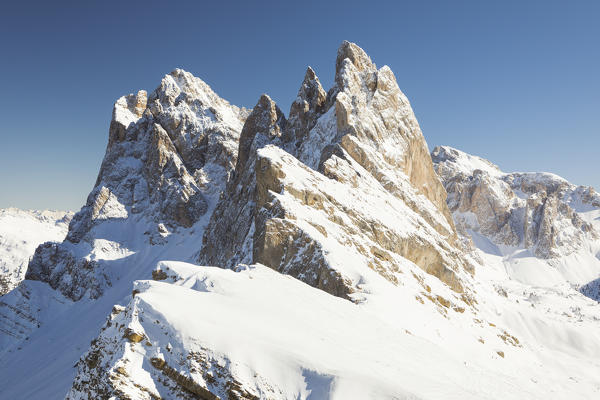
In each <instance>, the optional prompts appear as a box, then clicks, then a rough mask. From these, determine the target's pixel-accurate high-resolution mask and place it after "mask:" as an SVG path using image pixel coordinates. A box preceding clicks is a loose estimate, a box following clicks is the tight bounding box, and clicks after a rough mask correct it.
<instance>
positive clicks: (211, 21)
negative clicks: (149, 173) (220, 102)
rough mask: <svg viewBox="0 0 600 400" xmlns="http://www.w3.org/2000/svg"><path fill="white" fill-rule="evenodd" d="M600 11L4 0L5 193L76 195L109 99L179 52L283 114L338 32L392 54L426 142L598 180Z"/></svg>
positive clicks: (0, 35)
mask: <svg viewBox="0 0 600 400" xmlns="http://www.w3.org/2000/svg"><path fill="white" fill-rule="evenodd" d="M92 3H94V4H92ZM598 21H600V2H597V1H572V2H567V1H560V2H559V1H556V2H555V1H514V2H513V1H502V2H492V1H414V2H400V1H390V2H377V1H361V2H359V1H351V0H350V1H348V0H347V1H339V2H338V1H336V2H333V1H332V2H328V1H318V2H312V1H303V2H297V1H296V2H266V1H265V2H256V3H255V2H233V1H226V0H222V1H218V2H209V3H208V4H204V2H200V1H194V2H192V1H189V2H179V1H173V2H166V1H164V2H154V1H143V2H141V1H140V2H136V1H118V2H117V1H115V2H113V1H103V2H80V1H69V2H66V1H63V2H61V1H55V2H46V1H38V2H32V1H27V0H24V1H19V2H2V4H1V5H0V54H1V56H0V85H1V88H2V89H1V92H0V93H1V96H0V115H1V116H2V123H1V124H0V136H1V145H0V207H8V206H16V207H20V208H54V209H73V210H76V209H79V208H80V207H81V205H83V203H84V202H85V199H86V197H87V194H88V192H89V191H90V190H91V188H92V186H93V184H94V182H95V179H96V175H97V172H98V169H99V166H100V163H101V161H102V157H103V155H104V150H105V147H106V142H107V133H108V126H109V122H110V115H111V110H112V104H113V102H114V101H115V100H116V99H117V98H118V97H119V96H121V95H123V94H127V93H131V92H135V91H137V90H138V89H146V90H152V89H154V88H155V87H156V86H157V85H158V83H159V82H160V79H161V77H162V76H163V75H164V74H166V73H168V72H169V71H171V70H172V69H174V68H175V67H181V68H184V69H186V70H188V71H190V72H192V73H193V74H194V75H196V76H199V77H200V78H202V79H203V80H205V81H206V82H207V83H208V84H210V85H211V86H212V88H213V89H214V90H215V91H216V92H217V93H219V94H220V95H221V96H222V97H224V98H225V99H227V100H229V101H230V102H231V103H234V104H237V105H241V106H246V107H252V106H253V105H254V104H255V103H256V100H257V99H258V97H259V96H260V94H261V93H268V94H269V95H271V97H272V98H274V99H275V100H276V101H277V102H278V103H279V105H280V107H281V108H282V109H283V110H284V112H286V113H287V111H288V110H289V105H290V103H291V101H292V100H293V99H294V97H295V95H296V92H297V90H298V87H299V85H300V82H301V80H302V78H303V76H304V71H305V69H306V66H307V65H311V66H312V67H313V68H314V69H315V71H316V72H317V74H318V75H319V77H320V79H321V81H322V83H323V84H324V86H326V87H329V86H330V85H331V83H332V81H333V74H334V70H335V55H336V50H337V47H338V46H339V44H340V43H341V42H342V40H345V39H346V40H350V41H353V42H356V43H358V44H359V45H360V46H361V47H362V48H364V49H365V51H366V52H367V53H368V54H369V55H370V56H371V58H372V59H373V61H374V62H375V63H377V65H378V66H382V65H385V64H387V65H389V66H390V67H391V68H392V70H393V71H394V73H395V74H396V77H397V79H398V84H399V85H400V87H401V89H402V90H403V91H404V93H405V94H406V95H407V96H408V97H409V99H410V100H411V103H412V105H413V108H414V110H415V113H416V115H417V117H418V119H419V122H420V124H421V128H422V130H423V133H424V135H425V138H426V139H427V142H428V144H429V147H430V149H432V148H433V147H434V146H435V145H439V144H447V145H451V146H454V147H457V148H460V149H462V150H465V151H467V152H470V153H473V154H477V155H481V156H483V157H486V158H488V159H490V160H491V161H493V162H495V163H497V164H499V165H500V167H501V168H502V169H503V170H505V171H513V170H519V171H523V170H536V171H551V172H554V173H557V174H559V175H562V176H564V177H565V178H567V179H569V180H570V181H572V182H573V183H576V184H587V185H592V186H595V187H596V188H599V189H600V171H599V169H598V159H599V154H600V97H599V96H600V23H599V22H598Z"/></svg>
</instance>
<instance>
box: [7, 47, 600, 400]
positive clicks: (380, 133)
mask: <svg viewBox="0 0 600 400" xmlns="http://www.w3.org/2000/svg"><path fill="white" fill-rule="evenodd" d="M433 161H434V162H432V157H431V156H430V154H429V150H428V147H427V144H426V142H425V139H424V137H423V134H422V133H421V130H420V128H419V125H418V122H417V120H416V118H415V116H414V113H413V111H412V109H411V107H410V104H409V102H408V99H407V98H406V97H405V96H404V94H403V93H402V92H401V91H400V89H399V88H398V85H397V83H396V79H395V77H394V75H393V73H392V72H391V70H390V69H389V68H388V67H386V66H384V67H382V68H379V69H378V68H376V66H375V64H374V63H373V62H372V61H371V59H370V58H369V57H368V56H367V54H366V53H365V52H364V51H363V50H362V49H360V48H359V47H358V46H356V45H355V44H353V43H349V42H344V43H343V44H342V45H341V46H340V48H339V50H338V53H337V59H336V64H335V83H334V85H333V87H332V88H330V89H329V90H328V91H326V90H325V89H324V88H323V87H322V86H321V83H320V81H319V79H318V78H317V76H316V74H315V72H314V71H313V70H312V69H311V68H308V70H307V72H306V75H305V77H304V79H303V81H302V82H301V85H300V89H299V91H298V94H297V96H296V99H295V100H294V102H293V104H292V106H291V109H290V112H289V114H288V116H287V117H286V116H285V114H284V113H283V112H282V111H281V110H280V109H279V108H278V107H277V105H276V104H275V103H274V102H273V101H272V100H271V98H270V97H269V96H267V95H262V96H261V97H260V98H259V100H258V102H257V104H256V106H255V107H254V108H253V109H252V110H250V111H248V110H245V109H243V108H238V107H235V106H232V105H230V104H229V103H228V102H226V101H225V100H223V99H221V98H220V97H219V96H218V95H217V94H215V93H214V92H213V91H212V89H211V88H209V87H208V85H206V84H205V83H204V82H202V81H201V80H200V79H198V78H195V77H193V76H192V75H191V74H189V73H187V72H184V71H182V70H175V71H173V72H172V73H171V74H169V75H167V76H165V77H164V78H163V80H162V82H161V84H160V86H159V87H158V88H157V89H156V90H155V91H153V92H152V93H150V94H149V95H148V94H147V93H146V92H144V91H140V92H138V93H137V94H136V95H129V96H125V97H122V98H121V99H119V100H118V101H117V102H116V104H115V107H114V111H113V118H112V121H111V124H110V130H109V142H108V146H107V150H106V155H105V158H104V161H103V163H102V167H101V169H100V172H99V176H98V179H97V182H96V185H95V187H94V189H93V190H92V192H91V193H90V196H89V197H88V201H87V203H86V205H85V206H84V207H83V208H82V209H81V211H80V212H79V213H77V214H76V215H75V216H74V218H73V221H72V222H71V224H70V226H69V232H68V234H67V237H66V239H65V240H64V241H63V242H62V243H59V244H56V243H53V244H48V243H47V244H44V245H42V246H40V247H38V249H37V250H36V252H35V255H34V257H33V259H32V260H31V262H30V263H29V267H28V270H27V274H26V278H27V279H26V280H25V281H23V282H22V283H21V284H20V285H19V286H18V287H17V288H16V289H14V290H12V291H11V292H10V293H8V294H6V295H5V296H3V297H2V298H1V300H0V301H1V302H2V303H0V304H3V305H4V309H5V310H6V311H3V312H4V314H2V318H1V319H0V398H11V399H13V398H14V399H18V398H27V399H38V398H39V399H48V398H67V399H89V398H100V399H158V398H162V399H176V398H184V399H197V398H200V399H225V398H228V399H263V398H264V399H288V398H289V399H324V398H330V399H354V398H356V399H365V398H374V399H375V398H377V399H381V398H396V399H447V398H463V399H464V398H466V399H499V398H502V399H522V398H530V399H563V398H566V397H569V398H590V397H594V395H598V394H600V379H599V378H598V377H599V376H600V374H599V372H600V362H599V361H598V360H599V356H600V330H598V328H599V324H600V310H599V309H598V303H597V302H596V301H594V300H592V299H591V298H590V297H592V296H590V293H593V291H594V290H595V286H594V283H593V280H594V279H596V278H598V276H599V273H600V269H598V267H597V264H598V263H599V262H600V261H598V259H597V257H596V255H597V252H596V253H594V251H595V249H597V248H598V244H599V243H600V241H599V239H598V233H597V232H598V231H600V227H597V221H598V220H597V219H596V218H598V216H597V215H596V213H598V212H600V204H598V202H597V197H596V195H595V194H594V192H593V191H592V190H591V189H586V188H575V187H573V186H572V185H569V184H568V183H566V182H565V181H563V180H561V179H559V178H557V177H554V176H550V175H544V174H538V175H531V174H503V173H502V172H500V171H499V169H498V168H496V167H495V166H493V165H492V164H491V163H489V162H487V161H485V160H482V159H479V158H476V157H473V156H469V155H466V154H465V153H461V152H458V151H456V150H454V149H450V148H438V149H436V150H435V151H434V152H433ZM436 171H437V174H436ZM438 175H439V177H438ZM440 178H441V180H440ZM586 190H587V192H586ZM447 193H448V195H447ZM486 202H487V204H486ZM506 226H508V227H506ZM517 226H520V227H521V229H518V228H516V227H517ZM513 227H514V228H513ZM574 260H575V261H574ZM577 261H579V264H582V265H579V264H578V263H577ZM521 262H522V263H523V264H524V267H525V268H524V269H521V268H519V266H520V265H521V264H519V263H521ZM583 264H585V265H583ZM553 269H554V270H556V271H558V272H555V274H554V275H551V278H546V277H545V276H546V275H549V274H550V272H548V271H552V270H553ZM538 276H539V277H540V278H538ZM536 279H539V281H537V280H536ZM589 282H592V283H589ZM588 283H589V284H588ZM583 284H588V285H587V286H582V285H583ZM578 289H580V290H581V292H580V291H578ZM582 293H585V294H586V295H588V296H590V297H586V296H584V295H583V294H582ZM15 326H18V327H19V334H18V335H15V334H13V332H12V330H11V329H14V327H15Z"/></svg>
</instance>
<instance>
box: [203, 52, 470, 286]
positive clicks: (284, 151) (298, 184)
mask: <svg viewBox="0 0 600 400" xmlns="http://www.w3.org/2000/svg"><path fill="white" fill-rule="evenodd" d="M335 82H336V83H335V86H334V87H333V88H331V89H330V90H329V91H328V93H327V95H326V94H325V91H324V90H323V88H322V87H321V84H320V82H319V80H318V78H317V77H316V75H315V73H314V71H313V70H312V69H310V68H309V69H308V70H307V72H306V76H305V78H304V80H303V82H302V85H301V87H300V90H299V91H298V95H297V97H296V100H295V101H294V102H293V104H292V106H291V110H290V117H289V119H287V120H286V119H285V117H284V116H283V113H282V112H281V111H280V110H279V109H278V108H277V106H276V105H275V104H274V103H273V101H272V100H271V99H270V98H269V97H268V96H266V95H263V96H262V97H261V98H260V100H259V101H258V103H257V105H256V106H255V107H254V109H253V111H252V114H251V115H250V116H249V117H248V119H247V121H246V124H245V125H244V128H243V130H242V135H241V139H240V146H239V157H238V163H237V165H236V169H235V174H234V178H233V179H232V180H231V181H230V182H229V183H228V186H227V189H226V191H225V192H224V196H223V199H222V201H221V202H220V203H219V205H218V207H217V210H216V211H215V213H214V214H213V216H212V220H211V223H210V224H209V226H208V229H207V231H206V232H205V234H204V239H203V247H202V250H201V252H200V257H199V260H198V261H199V263H201V264H206V265H221V266H227V267H230V268H231V267H234V266H235V265H236V264H238V263H240V262H244V263H252V262H258V263H263V264H265V265H267V266H270V267H271V268H273V269H275V270H278V271H280V272H284V273H287V274H290V275H292V276H294V277H297V278H299V279H301V280H304V281H305V282H307V283H309V284H310V285H312V286H315V287H318V288H320V289H324V290H326V291H328V292H329V293H332V294H335V295H337V296H341V297H348V296H349V295H350V294H351V293H353V292H355V291H356V290H357V287H356V285H357V282H358V281H360V279H357V278H356V277H357V276H360V273H358V274H354V273H353V274H348V273H347V272H345V271H344V270H345V269H348V267H347V266H342V265H340V264H339V262H334V261H332V260H328V259H327V256H326V254H327V253H328V252H329V251H328V247H329V246H331V244H330V243H332V242H335V243H336V245H337V244H339V243H360V242H361V240H360V239H359V236H360V237H363V238H364V237H367V238H368V239H367V241H366V242H365V243H364V244H362V245H360V246H356V247H355V248H354V249H352V250H350V249H349V250H348V257H349V258H353V257H357V256H358V257H360V258H362V259H364V263H365V265H369V266H370V267H371V268H373V269H375V270H377V271H379V272H380V273H381V274H382V275H384V276H386V277H387V278H388V279H390V280H391V281H394V280H395V279H396V278H395V274H396V273H398V268H399V267H398V263H399V261H398V260H399V259H408V260H410V261H412V262H414V263H415V264H417V265H419V266H420V267H421V268H422V269H423V270H425V271H426V272H428V273H431V274H433V275H435V276H437V277H438V278H440V279H442V280H443V281H444V282H446V283H447V284H448V285H450V286H452V287H453V288H455V289H456V290H458V291H461V290H462V287H461V284H460V282H459V279H458V278H457V276H456V272H457V271H462V270H464V269H469V266H468V264H467V263H463V262H462V261H461V258H460V257H459V256H458V250H457V249H456V247H455V246H456V243H455V242H456V232H455V228H454V225H453V222H452V220H451V217H450V213H449V211H448V208H447V206H446V202H445V199H446V198H445V191H444V188H443V186H442V185H441V183H440V181H439V179H438V178H437V176H436V174H435V171H434V170H433V166H432V163H431V159H430V157H429V154H428V149H427V144H426V143H425V139H424V138H423V135H422V133H421V131H420V129H419V125H418V123H417V121H416V118H415V116H414V113H413V112H412V110H411V108H410V104H409V102H408V100H407V99H406V97H405V96H404V94H402V92H401V91H400V89H399V88H398V85H397V83H396V80H395V77H394V75H393V73H392V72H391V70H390V69H389V68H388V67H383V68H381V69H379V70H378V69H377V68H376V67H375V64H373V63H372V62H371V60H370V58H369V57H368V56H367V55H366V54H365V52H364V51H363V50H362V49H360V48H359V47H358V46H356V45H355V44H353V43H349V42H344V43H343V44H342V46H341V47H340V49H339V50H338V55H337V60H336V77H335ZM299 176H302V177H304V178H303V179H299V178H298V177H299ZM332 186H333V187H337V188H339V189H337V190H338V191H337V192H336V191H329V190H327V188H329V187H332ZM341 193H344V194H343V195H342V194H341ZM373 193H377V197H383V198H385V201H384V202H381V203H379V207H380V208H379V209H378V210H377V212H374V211H373V210H372V208H373V206H372V204H377V203H378V199H375V198H373V195H372V194H373ZM346 199H348V200H349V199H353V200H354V202H353V203H350V202H346ZM365 199H371V201H365ZM359 204H361V206H358V205H359ZM370 204H371V205H370ZM307 215H312V216H311V217H306V216H307ZM386 219H387V220H394V221H395V222H396V224H393V225H392V224H389V223H385V220H386ZM316 221H320V222H316ZM338 232H339V234H337V233H338ZM352 275H354V276H352Z"/></svg>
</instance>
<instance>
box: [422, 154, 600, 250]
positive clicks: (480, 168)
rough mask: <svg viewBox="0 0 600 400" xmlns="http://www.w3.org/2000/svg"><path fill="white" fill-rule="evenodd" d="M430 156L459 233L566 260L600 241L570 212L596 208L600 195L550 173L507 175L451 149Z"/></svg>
mask: <svg viewBox="0 0 600 400" xmlns="http://www.w3.org/2000/svg"><path fill="white" fill-rule="evenodd" d="M431 156H432V159H433V162H434V165H435V168H436V170H437V173H438V174H439V176H440V178H441V179H442V181H443V182H444V186H445V188H446V190H447V191H448V207H449V208H450V210H451V211H452V213H453V216H454V220H455V221H456V224H457V227H458V228H459V230H460V231H462V232H466V231H468V230H470V231H474V232H478V233H481V234H482V235H484V236H486V237H489V238H490V239H491V240H492V241H493V242H494V243H496V244H498V245H503V246H509V247H512V248H515V247H521V248H526V249H529V250H531V252H532V253H533V254H535V256H536V257H539V258H545V259H550V258H555V257H559V256H565V255H569V254H571V253H573V252H574V251H577V250H578V249H579V248H580V247H581V246H582V245H583V243H584V242H585V241H586V239H587V240H594V239H597V238H598V237H599V235H598V232H597V231H596V230H595V229H594V227H593V225H592V224H591V223H589V222H587V221H585V220H584V219H583V218H582V217H581V216H580V215H579V214H578V213H577V212H576V210H575V209H574V208H577V207H582V206H586V205H587V206H588V207H599V206H600V196H599V195H598V194H597V193H595V191H594V189H592V188H590V187H583V186H579V187H577V186H575V185H572V184H570V183H569V182H567V181H566V180H564V179H562V178H560V177H558V176H556V175H553V174H549V173H520V172H517V173H510V174H505V173H503V172H502V171H500V169H499V168H498V167H497V166H495V165H493V164H492V163H490V162H489V161H487V160H484V159H481V158H479V157H475V156H471V155H468V154H466V153H463V152H461V151H459V150H456V149H453V148H451V147H436V148H435V149H434V150H433V152H432V153H431Z"/></svg>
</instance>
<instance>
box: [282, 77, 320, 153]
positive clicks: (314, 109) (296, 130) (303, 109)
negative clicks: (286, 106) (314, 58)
mask: <svg viewBox="0 0 600 400" xmlns="http://www.w3.org/2000/svg"><path fill="white" fill-rule="evenodd" d="M326 100H327V93H326V92H325V90H324V89H323V87H322V86H321V82H320V81H319V78H318V77H317V75H316V74H315V71H313V69H312V68H311V67H308V68H307V69H306V74H305V76H304V80H303V81H302V85H301V86H300V89H299V90H298V95H297V96H296V99H295V100H294V102H293V103H292V106H291V107H290V114H289V119H288V122H289V123H288V126H287V129H286V133H285V138H284V141H285V142H288V143H293V146H292V147H290V151H291V152H295V151H296V149H297V148H298V147H299V146H300V145H301V144H302V142H304V141H305V140H306V138H307V136H308V133H309V131H310V130H311V129H312V128H313V127H314V125H315V123H316V122H317V119H318V118H319V117H320V116H321V115H322V114H323V113H324V112H325V111H326V110H325V107H326Z"/></svg>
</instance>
